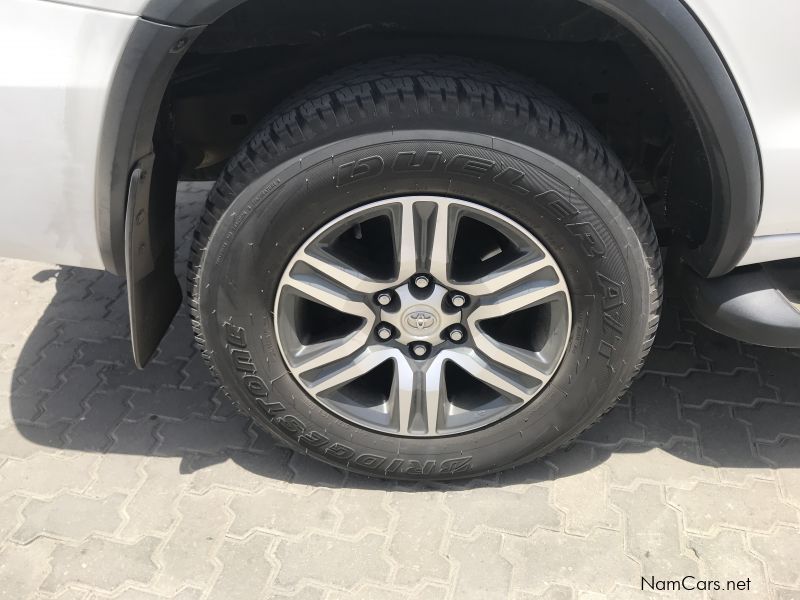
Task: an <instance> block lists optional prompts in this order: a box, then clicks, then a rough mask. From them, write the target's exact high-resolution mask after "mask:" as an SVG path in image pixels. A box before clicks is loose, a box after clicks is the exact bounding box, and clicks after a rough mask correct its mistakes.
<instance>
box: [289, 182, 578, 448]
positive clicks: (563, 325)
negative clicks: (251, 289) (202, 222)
mask: <svg viewBox="0 0 800 600" xmlns="http://www.w3.org/2000/svg"><path fill="white" fill-rule="evenodd" d="M275 306H276V309H275V313H274V318H275V330H276V334H277V341H278V346H279V348H280V351H281V354H282V356H283V359H284V361H285V362H286V365H287V367H288V369H289V372H290V373H291V374H292V376H293V377H294V378H295V380H296V381H297V382H298V383H299V385H300V386H301V387H302V388H303V389H305V391H306V392H308V394H309V395H310V396H311V397H312V398H314V400H315V401H317V402H318V403H320V404H321V405H322V406H324V407H325V408H327V409H328V410H330V411H332V412H334V413H336V414H337V415H339V416H340V417H342V418H344V419H346V420H347V421H350V422H352V423H354V424H356V425H359V426H361V427H364V428H367V429H371V430H374V431H379V432H382V433H388V434H394V435H401V436H411V437H437V436H444V435H451V434H455V433H461V432H464V431H469V430H473V429H477V428H480V427H485V426H487V425H490V424H492V423H494V422H496V421H498V420H500V419H503V418H504V417H506V416H508V415H509V414H511V413H513V412H515V411H517V410H519V409H520V408H522V407H523V406H525V405H527V404H528V403H530V402H531V401H533V400H534V399H535V398H536V397H537V396H538V395H539V394H540V393H541V391H542V390H543V389H544V388H545V387H546V385H547V383H548V381H549V380H550V379H551V378H552V377H553V375H554V374H555V372H556V370H557V368H558V366H559V364H560V362H561V359H562V358H563V356H564V352H565V351H566V346H567V341H568V339H569V334H570V329H571V307H570V299H569V290H568V288H567V285H566V281H565V279H564V277H563V275H562V273H561V271H560V269H559V267H558V265H557V263H556V261H555V259H554V258H553V257H552V255H551V254H550V253H549V252H548V251H547V249H546V248H545V247H544V246H543V245H542V244H541V243H540V242H539V241H538V240H537V239H536V238H535V237H534V236H533V234H531V233H530V232H528V231H526V230H525V229H524V228H522V227H521V226H519V225H518V224H516V223H515V222H513V221H512V220H511V219H509V218H507V217H505V216H503V215H501V214H500V213H498V212H496V211H494V210H491V209H488V208H486V207H483V206H481V205H478V204H475V203H472V202H466V201H463V200H456V199H451V198H445V197H440V196H407V197H402V198H394V199H390V200H383V201H380V202H374V203H371V204H368V205H365V206H362V207H360V208H358V209H355V210H353V211H350V212H348V213H347V214H345V215H343V216H341V217H339V218H337V219H335V220H333V221H331V222H330V223H328V224H327V225H325V226H323V227H322V228H321V229H320V230H318V231H317V232H315V233H314V234H313V235H312V236H311V237H310V238H309V239H308V240H307V241H306V242H305V243H304V245H303V246H302V247H301V248H300V250H298V251H297V253H296V254H295V255H294V257H293V258H292V260H291V261H290V262H289V264H288V265H287V267H286V269H285V271H284V273H283V276H282V278H281V280H280V284H279V287H278V292H277V297H276V304H275Z"/></svg>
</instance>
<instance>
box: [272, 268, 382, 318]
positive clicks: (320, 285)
mask: <svg viewBox="0 0 800 600" xmlns="http://www.w3.org/2000/svg"><path fill="white" fill-rule="evenodd" d="M286 285H288V286H289V287H291V288H293V289H294V290H295V291H297V292H300V293H301V294H302V295H303V296H305V297H306V298H308V299H309V300H311V301H313V302H318V303H319V304H324V305H325V306H328V307H330V308H333V309H335V310H338V311H339V312H343V313H345V314H348V315H355V316H358V317H363V318H365V319H369V320H374V314H373V312H372V311H371V310H370V308H369V307H368V306H367V305H366V304H364V302H362V301H361V300H357V299H354V298H352V297H350V296H348V295H347V294H345V293H344V292H343V290H341V289H338V288H337V286H336V285H335V284H334V283H332V282H329V281H326V280H324V279H322V278H321V277H315V276H310V275H305V274H303V275H298V274H293V275H291V276H290V277H289V278H288V281H287V282H286Z"/></svg>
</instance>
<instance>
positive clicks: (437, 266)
mask: <svg viewBox="0 0 800 600" xmlns="http://www.w3.org/2000/svg"><path fill="white" fill-rule="evenodd" d="M449 213H450V211H449V204H447V203H445V202H437V203H436V215H435V216H434V217H433V231H432V233H431V238H430V239H429V240H428V248H427V250H428V255H429V257H430V261H431V263H430V269H429V270H430V273H431V275H433V276H434V277H435V278H436V279H438V280H439V281H441V282H442V283H445V284H447V283H448V282H449V281H450V278H449V274H448V265H449V263H450V237H449V236H450V215H449Z"/></svg>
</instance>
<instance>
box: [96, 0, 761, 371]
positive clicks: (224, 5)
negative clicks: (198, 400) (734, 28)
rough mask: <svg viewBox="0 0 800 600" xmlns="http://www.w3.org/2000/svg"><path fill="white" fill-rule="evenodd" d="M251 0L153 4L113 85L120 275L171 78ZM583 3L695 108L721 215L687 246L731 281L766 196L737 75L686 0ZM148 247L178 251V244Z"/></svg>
mask: <svg viewBox="0 0 800 600" xmlns="http://www.w3.org/2000/svg"><path fill="white" fill-rule="evenodd" d="M244 1H245V0H149V1H148V2H147V3H146V5H145V8H144V10H143V13H142V18H141V19H140V20H139V23H138V24H137V26H136V27H135V29H134V32H133V34H132V35H131V38H130V40H129V43H128V47H127V49H126V51H125V53H124V55H123V60H122V62H121V64H120V68H119V69H118V72H117V73H116V75H115V79H114V82H113V84H112V89H111V101H110V102H109V108H108V111H107V114H106V115H105V122H104V133H103V136H102V139H101V146H100V156H101V157H102V159H101V160H100V161H99V166H98V171H97V178H98V185H97V189H98V190H99V191H98V195H97V198H96V215H97V230H98V241H99V245H100V249H101V252H102V255H103V260H104V263H105V266H106V268H107V269H108V270H109V271H111V272H114V273H118V274H120V273H124V272H125V271H126V244H125V231H126V222H125V221H126V219H125V214H126V207H127V199H128V196H129V188H130V186H131V181H132V175H133V174H134V167H135V165H137V163H139V162H140V161H141V160H142V159H144V158H145V157H148V156H150V155H154V157H153V159H152V160H154V161H155V164H156V165H157V164H158V161H159V149H158V148H155V149H154V147H153V134H154V130H155V126H156V118H157V115H158V110H159V107H160V106H161V103H162V100H163V97H164V93H165V91H166V87H167V84H168V82H169V79H170V77H171V75H172V73H173V71H174V69H175V67H176V66H177V64H178V62H179V60H180V58H181V57H182V56H183V54H184V53H185V52H186V50H187V49H188V48H189V47H190V46H191V43H192V42H193V41H194V40H195V39H196V38H197V36H199V35H200V33H201V32H202V31H203V30H204V29H205V27H206V26H207V25H209V24H211V23H213V22H214V21H215V20H216V19H218V18H219V17H221V16H222V15H223V14H225V13H226V12H227V11H229V10H231V9H233V8H235V7H236V6H238V5H240V4H242V3H243V2H244ZM578 1H580V2H582V3H584V4H586V5H588V6H591V7H594V8H596V9H598V10H600V11H602V12H604V13H606V14H607V15H609V16H610V17H612V18H614V19H615V20H616V21H618V22H619V23H620V24H621V25H623V26H624V27H625V28H627V29H628V30H629V31H631V32H632V33H633V34H634V35H635V36H636V37H637V38H638V39H639V40H640V41H641V42H642V43H643V44H644V45H645V46H646V47H647V48H649V49H650V50H651V51H652V52H653V54H654V55H655V57H656V58H657V59H658V61H659V62H660V63H661V65H662V66H663V67H664V69H665V71H666V73H667V74H668V75H669V77H670V78H671V80H672V82H673V84H674V85H675V86H676V88H677V90H678V91H679V93H680V94H681V96H682V97H683V100H684V101H685V102H686V105H687V107H688V109H689V111H690V113H691V114H692V116H693V118H694V119H695V122H696V123H697V125H698V129H699V133H700V137H701V140H702V143H703V145H704V148H705V150H706V154H707V155H708V157H709V164H710V168H711V179H712V215H711V227H710V230H709V232H708V235H707V238H706V240H705V241H704V242H703V244H702V245H700V246H699V247H697V248H693V249H687V250H685V251H684V256H683V258H684V259H685V260H686V262H688V263H689V265H691V266H692V268H693V269H694V270H695V271H697V272H698V273H699V274H700V275H702V276H704V277H717V276H720V275H724V274H725V273H727V272H729V271H730V270H732V269H733V268H734V267H735V266H736V265H737V263H738V262H739V261H740V260H741V258H742V257H743V256H744V254H745V252H746V251H747V249H748V247H749V245H750V243H751V241H752V239H753V236H754V233H755V230H756V226H757V225H758V218H759V214H760V210H761V198H762V171H761V160H760V156H759V150H758V143H757V140H756V136H755V132H754V129H753V126H752V123H751V120H750V117H749V114H748V112H747V109H746V107H745V104H744V101H743V99H742V97H741V94H740V92H739V90H738V87H737V85H736V83H735V81H734V80H733V77H732V75H731V73H730V72H729V69H728V68H727V66H726V64H725V62H724V60H723V58H722V56H721V55H720V53H719V51H718V50H717V48H716V46H715V45H714V42H713V40H711V39H710V37H709V35H708V33H707V32H706V31H705V29H704V28H703V27H702V25H701V24H700V23H699V22H698V19H697V18H696V17H695V15H694V14H693V13H692V12H691V10H690V9H689V8H688V7H687V5H686V4H685V3H684V2H683V1H682V0H578ZM137 185H138V190H137V197H138V198H139V202H141V203H142V204H143V205H148V203H149V200H148V198H147V197H146V194H148V190H147V189H142V187H141V183H137ZM162 185H163V183H162ZM162 189H163V188H162ZM150 231H151V232H157V231H164V228H160V229H159V228H150ZM146 243H147V244H148V246H152V247H154V248H162V249H163V250H162V251H164V252H167V253H169V252H172V253H174V247H172V246H171V245H170V242H169V240H166V242H165V241H164V240H150V241H146ZM137 260H139V259H137V257H136V256H135V255H134V256H128V257H127V263H128V264H127V270H128V272H136V273H139V275H140V279H139V280H140V281H141V280H145V278H146V276H147V273H145V272H143V270H142V268H141V266H140V265H138V264H137ZM148 264H155V263H152V261H151V263H148ZM158 264H160V265H162V268H164V269H170V270H171V268H172V267H171V266H170V265H169V263H168V261H159V262H158ZM144 271H146V269H144ZM172 276H173V277H174V274H173V275H172ZM156 279H157V280H159V281H165V280H166V275H165V274H163V273H162V274H160V275H159V276H158V277H156ZM128 283H129V285H128V290H129V294H130V295H131V298H132V299H134V298H138V300H137V303H138V304H140V305H147V306H150V307H159V306H164V307H165V308H164V309H157V308H154V309H153V310H166V311H170V312H172V314H170V315H168V316H165V315H159V316H158V318H153V319H150V321H149V322H150V323H158V324H159V327H158V329H163V330H164V331H165V330H166V327H167V326H168V324H169V321H170V319H171V317H172V315H173V314H174V307H173V303H172V302H164V303H160V302H159V301H158V298H149V299H146V298H145V297H143V295H142V290H139V289H137V284H136V282H130V281H129V282H128ZM159 290H163V286H153V288H152V290H151V291H150V292H147V293H144V296H147V295H148V294H158V293H160V292H159ZM165 323H166V325H165ZM131 330H132V332H131V333H132V338H133V339H134V340H136V339H139V340H140V341H141V340H147V342H146V343H142V344H139V346H138V349H137V355H138V358H137V361H136V362H137V365H139V366H143V364H144V363H145V362H146V360H147V357H148V356H149V355H150V354H152V352H153V351H154V350H155V345H154V344H156V345H157V343H158V340H159V339H160V337H161V334H163V332H164V331H154V330H153V329H152V327H150V328H149V330H148V328H147V327H146V326H145V325H143V323H142V322H141V319H139V318H136V317H134V316H133V315H132V318H131ZM134 343H136V342H134ZM151 346H152V347H151Z"/></svg>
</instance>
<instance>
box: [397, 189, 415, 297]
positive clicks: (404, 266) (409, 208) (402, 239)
mask: <svg viewBox="0 0 800 600" xmlns="http://www.w3.org/2000/svg"><path fill="white" fill-rule="evenodd" d="M399 220H400V223H399V225H400V226H399V227H397V226H395V236H397V237H398V239H397V242H396V246H397V260H398V263H399V264H398V268H397V282H398V283H399V282H401V281H405V280H406V279H408V278H409V277H411V276H412V275H414V273H416V272H417V256H418V254H417V238H418V235H417V234H418V232H417V224H416V223H415V219H414V205H413V204H411V203H401V204H400V219H399Z"/></svg>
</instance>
